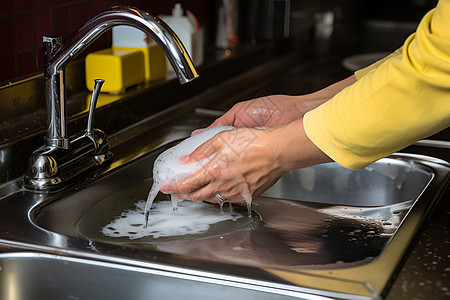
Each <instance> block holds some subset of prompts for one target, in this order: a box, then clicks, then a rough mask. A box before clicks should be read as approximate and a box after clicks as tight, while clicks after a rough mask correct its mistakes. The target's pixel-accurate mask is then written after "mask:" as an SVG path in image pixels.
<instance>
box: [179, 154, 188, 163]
mask: <svg viewBox="0 0 450 300" xmlns="http://www.w3.org/2000/svg"><path fill="white" fill-rule="evenodd" d="M178 161H179V162H180V163H182V164H185V163H187V162H188V161H189V155H185V156H182V157H180V159H179V160H178Z"/></svg>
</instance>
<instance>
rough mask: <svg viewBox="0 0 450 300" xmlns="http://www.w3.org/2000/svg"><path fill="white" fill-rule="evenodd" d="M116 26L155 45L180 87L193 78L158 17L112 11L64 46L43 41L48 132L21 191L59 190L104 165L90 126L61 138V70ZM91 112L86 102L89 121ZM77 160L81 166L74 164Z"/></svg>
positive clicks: (101, 139) (98, 136)
mask: <svg viewBox="0 0 450 300" xmlns="http://www.w3.org/2000/svg"><path fill="white" fill-rule="evenodd" d="M119 25H128V26H133V27H135V28H138V29H140V30H142V31H143V32H144V33H146V34H147V35H148V36H150V37H151V38H152V39H153V40H155V42H156V43H157V44H158V45H159V46H160V47H161V48H162V50H163V51H164V53H165V54H166V56H167V58H168V60H169V62H170V63H171V65H172V67H173V68H174V70H175V72H176V74H177V76H178V80H179V81H180V83H182V84H184V83H187V82H189V81H191V80H192V79H195V78H196V77H198V74H197V71H196V69H195V66H194V64H193V62H192V60H191V58H190V57H189V54H188V52H187V51H186V49H185V47H184V46H183V44H182V43H181V41H180V40H179V38H178V37H177V36H176V34H175V33H174V32H173V31H172V30H171V29H170V27H169V26H167V24H165V23H164V22H163V21H162V20H161V19H159V18H158V17H155V16H152V15H150V14H149V13H147V12H145V11H142V10H140V9H137V8H134V7H122V6H118V7H112V8H110V9H108V10H106V11H104V12H102V13H100V14H98V15H97V16H95V17H94V18H92V19H91V20H90V21H88V22H87V23H86V24H85V25H84V26H82V27H81V28H80V29H78V31H76V32H75V33H74V34H72V36H70V37H69V39H68V40H67V41H64V42H63V41H62V39H61V37H51V36H44V37H43V45H44V47H43V49H44V82H45V97H46V105H47V126H48V129H47V135H46V137H45V145H44V146H42V147H40V148H38V149H37V150H36V151H35V152H34V153H33V155H32V157H31V159H30V162H29V165H28V170H27V172H26V175H25V180H24V186H25V187H26V188H28V189H32V190H54V189H59V188H62V187H64V186H65V185H66V183H67V184H69V183H70V182H73V181H74V180H76V179H77V178H78V177H80V176H82V175H86V173H88V172H92V171H93V170H95V169H96V168H98V167H99V166H101V165H103V164H104V163H105V162H107V161H109V159H110V157H111V155H110V153H109V143H108V141H107V138H106V135H105V134H104V133H103V132H102V131H101V130H98V129H93V128H92V123H91V122H90V124H89V125H88V130H87V131H86V132H85V133H82V134H81V135H78V136H75V137H73V138H69V137H68V136H67V119H66V101H65V95H64V70H65V67H66V66H67V64H68V63H69V62H70V61H71V60H72V59H73V58H74V57H76V56H77V55H78V54H80V53H81V52H82V51H83V50H84V49H86V47H87V46H89V45H90V44H91V43H92V42H93V41H94V40H95V39H96V38H97V37H99V36H100V35H101V34H102V33H104V32H105V31H106V30H108V29H110V28H112V27H114V26H119ZM100 86H101V85H100ZM98 92H99V91H97V95H96V96H98ZM93 98H94V95H93ZM95 101H96V99H95ZM94 108H95V105H94ZM94 108H93V107H92V101H91V108H90V115H89V119H90V120H92V115H93V112H94ZM79 159H81V160H85V161H86V162H80V161H78V160H79Z"/></svg>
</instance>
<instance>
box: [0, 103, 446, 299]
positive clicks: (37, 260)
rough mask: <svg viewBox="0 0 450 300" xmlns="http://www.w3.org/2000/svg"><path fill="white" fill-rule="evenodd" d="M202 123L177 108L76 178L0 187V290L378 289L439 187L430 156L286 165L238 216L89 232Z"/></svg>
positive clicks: (267, 293)
mask: <svg viewBox="0 0 450 300" xmlns="http://www.w3.org/2000/svg"><path fill="white" fill-rule="evenodd" d="M203 112H204V111H203ZM211 120H212V119H211V117H207V116H205V114H204V113H199V110H197V111H195V110H192V109H191V110H188V111H187V112H186V113H184V114H183V117H182V118H178V119H177V118H175V119H172V120H170V121H169V122H167V123H165V124H163V125H157V126H159V127H157V128H156V129H155V128H154V127H153V128H152V130H144V129H145V128H147V129H148V128H150V127H152V126H153V125H151V126H150V125H148V124H150V123H151V121H149V122H147V124H146V122H142V123H141V124H139V125H137V126H140V127H141V129H143V130H138V129H139V128H135V129H132V130H135V131H136V132H139V133H137V134H136V136H134V137H132V138H128V139H127V137H128V134H129V133H126V132H122V133H118V134H117V135H116V136H114V137H112V138H111V143H112V145H113V151H114V154H115V159H114V161H113V163H112V164H111V165H110V166H109V167H108V168H107V169H105V170H102V171H101V172H100V173H99V174H96V175H95V176H93V178H91V180H90V183H86V184H81V183H80V184H78V185H77V186H73V187H71V188H69V189H67V190H65V191H61V192H57V193H49V194H40V193H33V192H30V191H26V190H23V189H20V188H18V189H13V188H9V189H3V192H2V195H3V196H2V198H1V199H0V298H1V299H30V298H32V299H124V298H129V299H176V298H181V297H183V298H186V299H229V298H230V297H236V298H238V299H254V298H258V299H295V298H297V299H379V298H382V297H383V296H384V295H385V293H386V291H387V289H388V285H389V283H390V281H391V279H392V277H393V275H394V274H395V272H396V270H397V269H398V268H399V265H400V262H401V260H402V258H403V256H404V255H405V252H406V251H407V249H408V247H409V245H410V243H411V241H412V240H413V239H414V236H415V234H416V233H417V231H418V230H419V228H420V226H421V224H422V223H423V221H424V220H425V219H426V217H427V216H428V215H429V212H430V211H431V210H432V208H433V207H434V205H435V204H436V202H437V201H438V200H439V197H440V196H441V194H442V193H443V190H444V188H445V187H446V184H447V182H448V178H449V174H450V165H449V163H447V162H445V161H443V160H439V159H436V158H432V157H428V156H422V155H415V154H406V153H396V154H393V155H391V156H390V157H388V158H384V159H381V160H379V161H377V162H375V163H374V164H372V165H370V166H368V167H366V168H365V169H363V170H359V171H354V170H348V169H345V168H343V167H341V166H339V165H338V164H336V163H327V164H323V165H318V166H314V167H309V168H305V169H301V170H293V171H290V172H288V173H286V174H285V175H284V176H283V177H282V178H281V179H280V180H279V181H278V182H277V183H276V184H275V185H274V186H273V187H271V188H270V189H269V190H267V191H266V192H265V193H263V194H262V195H261V196H259V197H257V198H256V199H254V200H253V204H252V210H253V211H252V214H251V217H247V216H245V217H243V218H241V219H240V220H244V221H243V222H242V221H241V222H234V223H233V222H228V223H223V224H222V225H221V226H218V227H215V228H214V229H213V227H211V228H210V229H208V230H205V232H203V233H200V234H197V235H193V236H189V237H188V238H186V237H180V238H175V239H168V240H161V241H158V240H157V239H156V240H153V241H149V240H145V239H144V240H139V239H137V240H130V239H123V238H122V239H114V238H110V237H109V238H108V237H105V236H102V234H101V227H102V226H105V225H106V224H107V223H108V222H110V221H111V220H113V219H115V218H118V217H120V214H121V212H122V211H126V210H127V209H130V207H133V205H134V203H135V202H136V201H142V200H145V198H146V196H147V193H148V191H149V189H150V186H151V182H152V181H151V174H152V166H153V162H154V160H155V159H156V157H157V156H158V154H159V153H161V152H162V151H164V150H165V149H167V148H168V147H170V146H173V145H175V144H176V143H177V142H179V141H180V140H181V139H183V138H185V137H187V136H188V135H189V133H190V132H191V130H193V129H195V128H198V127H202V126H204V125H206V124H208V123H209V122H210V121H211ZM156 123H158V122H156ZM146 126H147V127H146ZM142 141H145V142H142ZM11 184H12V185H13V184H14V183H11ZM5 190H6V192H5ZM7 191H9V192H7ZM158 198H159V201H166V199H165V198H164V196H163V195H159V196H158ZM213 206H214V208H217V207H218V206H217V205H211V207H213ZM179 209H180V210H182V209H183V207H180V208H179ZM228 209H229V208H228V206H227V205H225V207H224V210H225V214H226V213H228ZM234 210H235V212H236V213H241V214H243V215H245V214H246V212H245V207H244V206H240V205H235V207H234ZM217 213H219V212H217ZM87 218H89V220H87V221H86V219H87ZM86 222H87V223H88V224H92V226H84V225H83V224H85V223H86ZM86 227H87V228H88V230H86Z"/></svg>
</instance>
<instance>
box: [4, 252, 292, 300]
mask: <svg viewBox="0 0 450 300" xmlns="http://www.w3.org/2000/svg"><path fill="white" fill-rule="evenodd" d="M224 283H225V284H224ZM218 285H219V286H220V291H221V292H220V293H218V292H217V286H218ZM174 287H176V288H174ZM229 297H236V298H239V299H256V298H258V299H273V294H271V293H267V292H264V291H259V290H256V289H251V288H248V287H247V288H244V287H240V286H233V285H230V284H229V283H228V284H227V283H226V281H225V280H224V281H222V283H220V282H219V283H218V282H217V280H213V279H208V278H202V277H193V276H190V277H189V276H184V275H182V274H177V273H173V272H162V271H158V270H151V269H145V268H138V267H131V266H123V265H118V264H112V263H105V262H97V261H92V260H87V259H79V258H69V257H62V256H57V255H50V254H43V253H33V252H17V253H7V254H0V298H1V299H36V300H39V299H45V300H48V299H98V300H101V299H108V300H111V299H135V300H139V299H164V300H166V299H181V298H182V299H193V300H194V299H195V300H198V299H229ZM277 299H293V297H289V296H284V295H278V296H277Z"/></svg>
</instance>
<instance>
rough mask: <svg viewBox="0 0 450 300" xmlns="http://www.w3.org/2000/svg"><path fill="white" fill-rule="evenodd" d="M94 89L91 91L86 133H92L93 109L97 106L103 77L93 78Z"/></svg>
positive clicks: (103, 81)
mask: <svg viewBox="0 0 450 300" xmlns="http://www.w3.org/2000/svg"><path fill="white" fill-rule="evenodd" d="M94 81H95V85H94V90H93V91H92V97H91V103H90V104H89V114H88V123H87V129H86V132H87V133H88V134H90V133H92V131H93V129H94V128H93V127H94V124H93V123H94V111H95V107H96V106H97V100H98V96H99V95H100V90H101V89H102V85H103V83H105V80H103V79H95V80H94Z"/></svg>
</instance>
